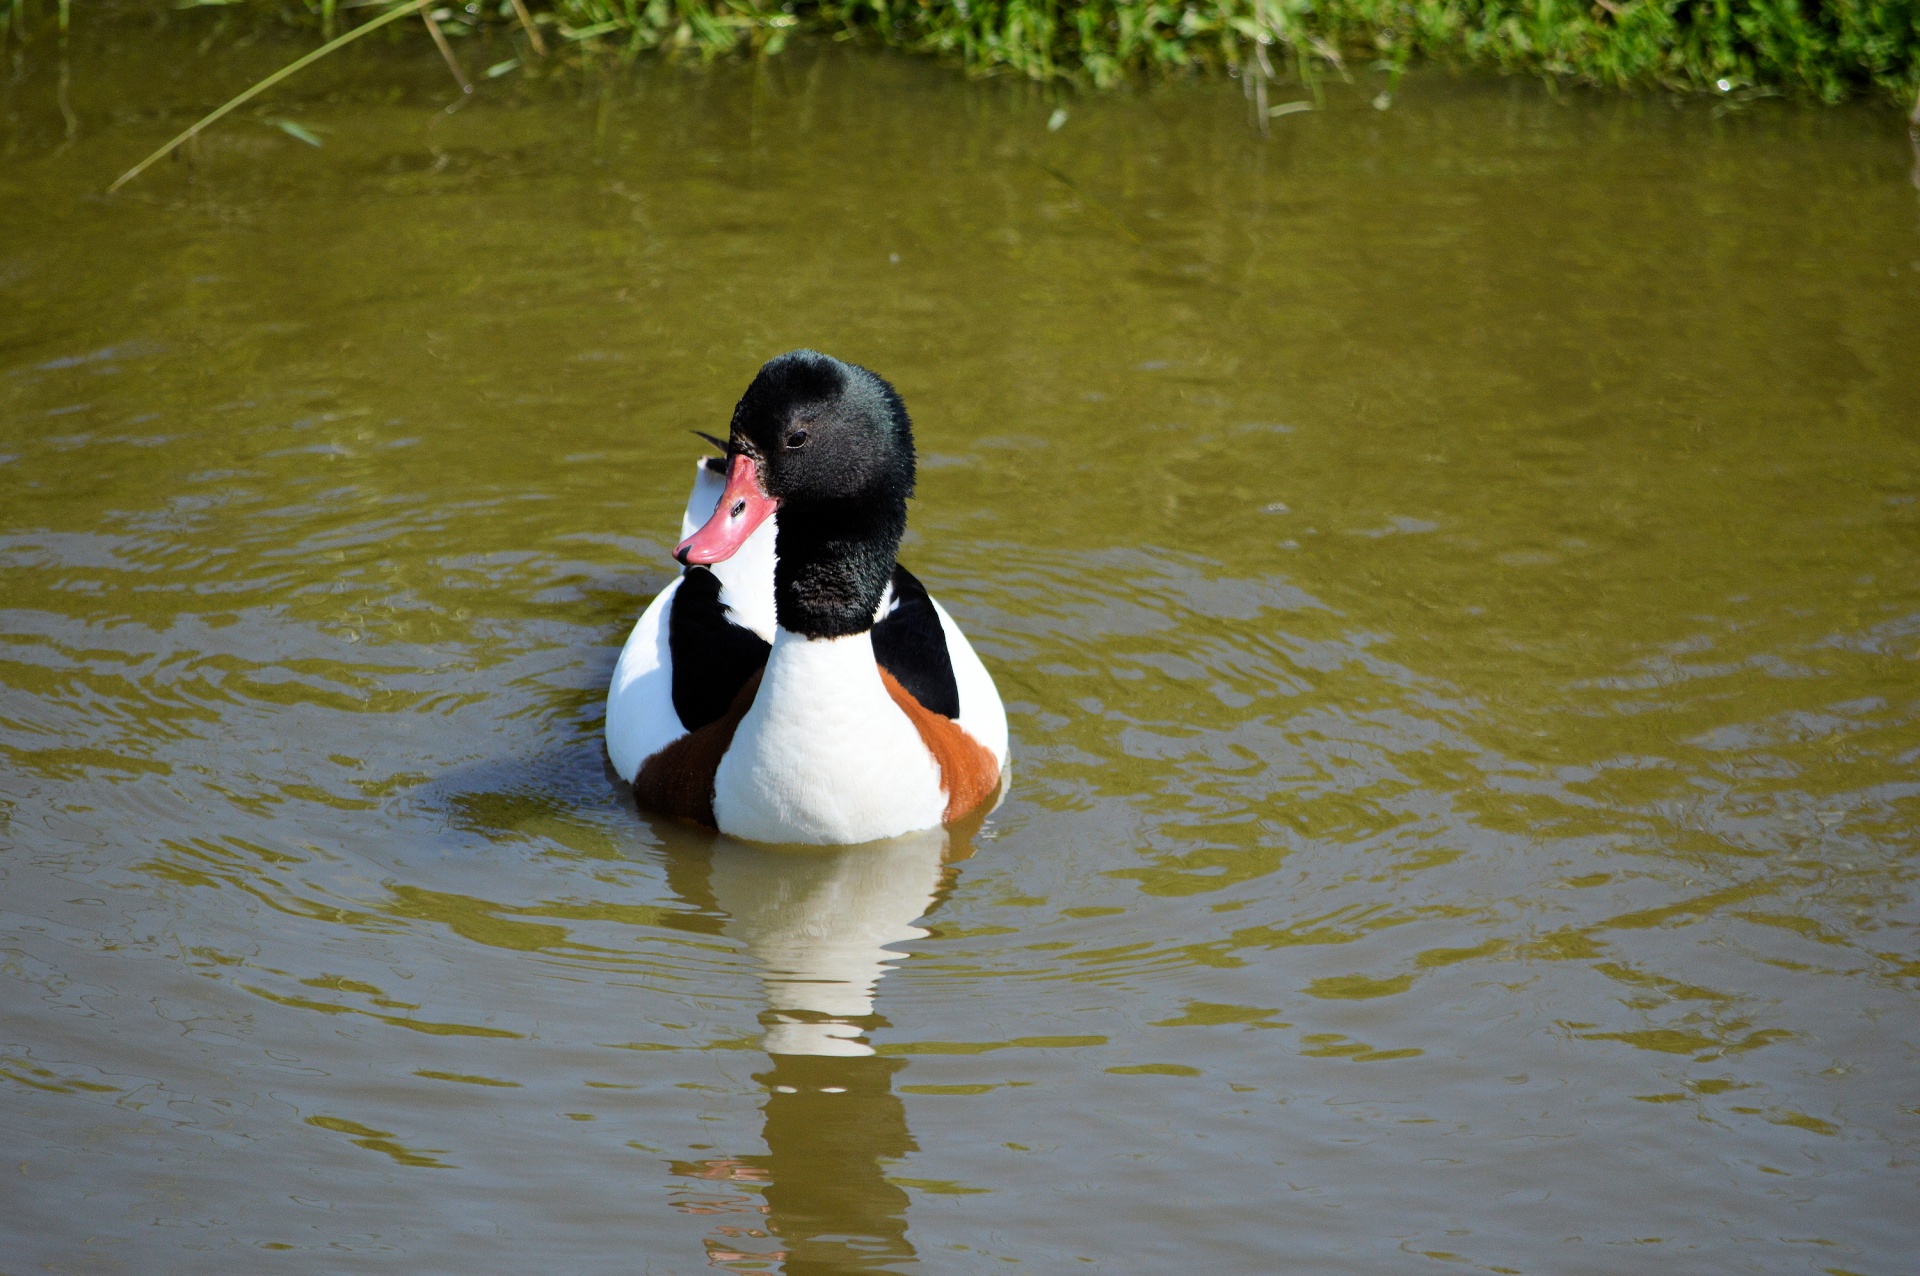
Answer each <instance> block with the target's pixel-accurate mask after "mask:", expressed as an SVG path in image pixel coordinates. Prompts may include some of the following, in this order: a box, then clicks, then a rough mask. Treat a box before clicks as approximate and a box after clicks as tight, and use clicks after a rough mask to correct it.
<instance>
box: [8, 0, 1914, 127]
mask: <svg viewBox="0 0 1920 1276" xmlns="http://www.w3.org/2000/svg"><path fill="white" fill-rule="evenodd" d="M145 2H146V3H147V4H149V5H152V6H154V7H159V6H165V7H169V8H175V7H178V8H188V7H197V6H200V5H205V6H209V7H217V9H218V11H219V12H221V13H222V14H225V13H226V12H227V11H228V10H229V9H233V8H239V9H242V10H248V11H252V12H254V13H256V14H258V13H271V14H275V15H278V16H281V17H284V18H287V19H290V20H292V21H295V22H300V23H309V24H312V25H314V26H316V27H318V28H320V29H321V31H322V33H323V34H324V35H325V36H327V37H329V38H332V37H334V36H337V35H339V34H341V33H342V32H344V31H346V30H348V29H350V28H353V27H357V26H359V25H361V24H362V23H364V22H365V21H366V20H367V19H368V18H370V17H374V16H381V15H384V13H386V12H390V10H391V5H390V4H389V3H388V0H357V3H356V0H186V3H185V4H181V3H179V2H178V0H145ZM69 5H72V6H73V8H72V9H71V11H70V9H69ZM89 7H91V6H90V5H89V3H88V0H77V3H76V0H0V39H4V38H5V37H6V36H7V35H10V34H14V35H20V36H26V35H29V34H31V32H32V31H33V30H35V29H37V28H36V25H35V24H36V22H37V23H38V25H39V28H44V27H46V26H48V25H51V24H52V22H53V21H55V20H56V15H57V21H58V23H59V25H60V27H61V28H62V29H64V28H65V27H66V25H67V23H68V22H69V21H78V20H81V19H83V18H84V16H85V11H86V10H87V9H88V8H89ZM423 17H424V18H425V19H426V21H425V26H426V27H427V29H428V31H429V33H430V34H431V35H432V37H433V39H434V40H435V42H436V43H438V44H439V45H440V46H441V49H442V52H443V53H445V54H447V56H448V60H449V62H450V63H452V64H453V65H454V73H455V75H456V77H458V78H460V79H461V80H462V86H463V87H465V78H466V72H465V71H464V70H463V69H461V62H460V59H459V58H458V56H457V55H456V53H455V50H456V49H457V48H458V47H459V45H460V43H461V37H462V36H465V35H469V34H471V33H472V32H474V31H475V30H477V29H479V28H483V27H494V28H508V29H517V30H519V31H520V32H522V33H523V34H521V35H520V36H519V37H518V38H519V39H520V41H521V43H523V44H526V45H527V46H528V48H527V50H526V52H527V56H530V57H531V56H539V55H541V54H542V53H544V52H546V48H545V46H547V45H558V46H562V47H564V46H567V45H578V44H588V45H592V46H595V47H607V46H612V47H614V48H617V49H620V50H624V51H627V52H641V51H647V50H668V51H682V52H685V53H690V54H696V55H699V56H704V57H713V56H722V55H726V54H733V53H747V52H752V53H756V54H765V55H771V54H775V53H778V52H779V50H780V47H781V45H782V44H783V43H785V41H786V40H787V39H788V37H789V36H790V35H792V34H793V33H795V32H797V31H812V32H830V33H833V34H835V35H837V36H841V37H843V38H859V39H872V40H877V41H880V42H884V43H886V44H889V45H893V46H896V47H901V48H906V49H913V50H918V51H923V52H928V53H934V54H938V55H942V56H945V57H948V58H951V59H954V60H956V61H958V62H960V63H962V64H964V65H965V66H967V67H968V68H970V69H972V70H975V71H981V72H991V71H1007V72H1013V73H1017V74H1021V75H1026V76H1031V77H1034V78H1037V79H1043V80H1053V79H1060V80H1069V81H1075V82H1080V83H1085V84H1089V85H1092V86H1098V87H1105V86H1110V85H1115V84H1118V83H1120V82H1122V81H1125V80H1127V79H1129V78H1133V77H1137V76H1142V75H1149V74H1166V73H1174V74H1181V73H1187V72H1190V71H1194V70H1204V69H1208V68H1213V69H1220V68H1233V69H1237V70H1240V71H1243V72H1244V73H1246V74H1247V75H1249V77H1250V78H1251V79H1253V80H1257V81H1258V82H1259V83H1260V85H1261V87H1262V88H1264V85H1265V83H1266V81H1267V80H1269V79H1271V78H1275V77H1278V76H1284V75H1289V74H1298V75H1303V76H1307V77H1311V76H1312V75H1313V74H1316V73H1319V72H1322V71H1334V72H1344V71H1345V70H1346V69H1347V67H1348V66H1349V65H1350V64H1360V65H1366V66H1371V67H1381V68H1384V69H1387V70H1390V71H1395V72H1397V71H1398V70H1400V69H1402V68H1404V67H1405V66H1406V65H1407V64H1408V62H1409V61H1411V60H1414V59H1425V60H1429V61H1439V62H1448V63H1454V64H1460V65H1468V66H1476V67H1486V68H1494V69H1499V70H1504V71H1522V72H1531V73H1535V74H1540V75H1545V76H1549V77H1554V78H1559V79H1566V80H1573V81H1580V82H1585V83H1592V84H1599V85H1612V86H1620V87H1626V88H1632V87H1643V86H1645V87H1663V88H1668V89H1677V90H1683V91H1700V92H1710V93H1722V94H1743V95H1752V94H1764V93H1787V94H1792V95H1795V96H1801V97H1808V98H1814V99H1818V100H1820V101H1825V102H1837V101H1841V100H1843V99H1846V98H1849V97H1857V96H1863V95H1864V96H1871V97H1877V98H1880V99H1882V100H1886V101H1895V102H1899V103H1901V104H1902V105H1905V104H1908V103H1915V106H1916V110H1917V112H1920V103H1916V102H1915V97H1916V93H1917V92H1920V0H789V2H787V3H779V2H778V0H478V2H477V3H473V4H465V3H462V2H461V0H435V4H434V5H433V6H432V7H429V8H427V9H426V10H425V12H424V13H423ZM536 45H538V46H541V47H537V48H536V47H533V46H536ZM496 65H498V64H496ZM1916 123H1920V120H1917V121H1916Z"/></svg>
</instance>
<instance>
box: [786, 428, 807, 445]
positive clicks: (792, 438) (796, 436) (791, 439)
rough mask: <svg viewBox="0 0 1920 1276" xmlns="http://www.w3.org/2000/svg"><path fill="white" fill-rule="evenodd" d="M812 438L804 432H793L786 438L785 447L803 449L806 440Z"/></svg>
mask: <svg viewBox="0 0 1920 1276" xmlns="http://www.w3.org/2000/svg"><path fill="white" fill-rule="evenodd" d="M812 437H813V436H812V435H810V434H808V433H807V432H806V431H805V430H795V431H794V432H793V433H792V434H789V435H788V436H787V446H788V447H805V446H806V445H807V440H808V439H809V438H812Z"/></svg>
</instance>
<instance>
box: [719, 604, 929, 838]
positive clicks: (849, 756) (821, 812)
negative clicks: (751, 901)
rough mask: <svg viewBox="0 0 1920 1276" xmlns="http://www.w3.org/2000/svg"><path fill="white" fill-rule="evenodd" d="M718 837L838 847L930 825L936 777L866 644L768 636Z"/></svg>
mask: <svg viewBox="0 0 1920 1276" xmlns="http://www.w3.org/2000/svg"><path fill="white" fill-rule="evenodd" d="M713 814H714V819H715V822H716V823H718V824H719V826H720V831H721V832H723V833H728V834H731V835H732V836H734V837H739V838H745V839H747V840H749V841H754V842H805V843H812V844H815V845H845V844H848V843H853V842H871V841H875V840H877V839H879V838H883V837H897V836H899V835H900V834H902V833H909V832H912V831H914V830H916V829H925V828H934V827H936V826H938V825H939V823H940V821H941V817H942V816H944V815H945V814H946V795H945V794H944V793H942V792H941V790H940V768H939V766H938V765H937V764H936V763H935V762H934V760H933V755H932V754H930V753H928V752H927V747H926V745H925V744H923V743H922V742H921V740H920V733H919V732H918V731H917V730H915V729H914V725H913V723H912V722H910V721H908V720H907V716H906V714H904V713H902V712H901V711H900V708H899V706H898V705H896V704H894V702H893V697H892V696H890V695H888V694H887V689H886V686H885V684H883V683H882V682H881V681H880V667H879V665H877V664H875V663H874V658H873V636H872V635H871V634H870V633H860V634H851V635H849V636H847V637H845V638H817V639H810V638H802V637H801V636H799V635H798V634H795V633H791V632H789V631H788V630H785V629H775V631H774V637H773V651H772V653H771V654H770V655H769V656H768V657H767V669H766V673H765V675H764V676H763V677H762V679H761V682H760V690H759V693H758V694H757V695H756V696H755V697H754V700H753V707H752V708H751V709H749V710H748V711H747V716H746V717H745V718H743V719H742V720H741V722H740V727H739V729H738V730H737V731H735V732H734V736H733V743H732V745H731V746H730V747H729V748H728V749H727V754H726V756H725V757H724V758H722V759H721V761H720V769H719V771H718V772H717V773H716V774H715V775H714V782H713Z"/></svg>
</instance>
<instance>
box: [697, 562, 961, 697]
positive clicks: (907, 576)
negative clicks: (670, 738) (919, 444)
mask: <svg viewBox="0 0 1920 1276" xmlns="http://www.w3.org/2000/svg"><path fill="white" fill-rule="evenodd" d="M681 588H682V590H683V591H684V590H685V588H686V587H685V586H684V585H683V586H681ZM873 655H874V659H875V660H877V661H879V662H880V667H881V668H882V669H885V670H886V671H887V672H888V673H890V674H892V675H893V677H894V680H895V681H896V682H898V683H899V684H900V685H901V686H902V687H904V688H906V690H907V694H909V695H911V696H912V697H913V698H914V699H915V700H918V701H919V702H920V703H921V704H922V705H923V706H925V707H926V708H928V709H930V710H932V711H933V712H935V713H938V714H942V715H944V716H946V717H949V718H957V717H959V716H960V683H959V682H958V680H956V679H955V678H954V676H953V657H952V656H951V655H950V654H948V652H947V631H946V627H945V626H943V625H942V624H941V623H940V613H939V612H937V611H935V610H934V609H933V599H932V598H930V597H928V596H927V587H926V586H925V585H922V584H921V583H920V581H919V580H918V578H916V577H915V576H914V574H913V573H912V572H910V571H908V570H907V569H906V568H904V567H902V566H901V565H900V564H898V563H895V564H894V565H893V605H892V607H891V608H890V609H889V610H888V611H887V614H886V615H884V616H882V617H881V618H880V623H878V624H876V625H875V626H874V627H873ZM674 673H675V676H676V677H677V676H678V674H679V666H678V665H676V666H675V667H674ZM676 685H677V684H676Z"/></svg>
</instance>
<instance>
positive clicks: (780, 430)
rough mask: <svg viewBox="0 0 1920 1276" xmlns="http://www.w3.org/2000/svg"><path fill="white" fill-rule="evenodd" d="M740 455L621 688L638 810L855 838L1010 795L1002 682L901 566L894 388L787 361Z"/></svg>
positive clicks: (723, 473) (708, 479) (613, 698)
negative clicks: (1003, 789) (1003, 788)
mask: <svg viewBox="0 0 1920 1276" xmlns="http://www.w3.org/2000/svg"><path fill="white" fill-rule="evenodd" d="M713 441H714V442H715V443H716V444H717V443H719V440H717V439H715V440H713ZM725 446H726V456H725V457H724V458H719V457H715V458H710V459H709V460H708V461H704V462H702V463H701V464H700V467H699V469H698V471H697V473H696V476H695V479H694V486H693V492H692V495H691V496H690V497H689V498H688V501H687V512H686V515H685V516H684V517H683V519H682V522H681V535H682V540H681V542H680V544H679V547H678V548H677V549H676V550H675V551H674V557H675V558H677V559H678V560H679V561H680V562H681V563H682V564H683V566H684V570H683V571H682V572H681V574H680V577H679V579H678V580H676V581H674V582H673V583H672V584H671V585H669V586H668V587H667V588H666V589H664V590H662V591H661V592H660V595H659V596H658V597H657V598H655V599H654V600H653V603H652V604H651V605H650V606H649V607H648V608H647V610H646V612H645V613H644V614H643V615H642V616H641V617H640V620H639V623H638V624H636V625H635V626H634V628H633V633H632V635H631V636H630V637H629V638H628V639H627V644H626V647H625V648H624V649H623V650H622V651H621V653H620V660H619V663H618V664H617V665H616V666H615V668H614V674H613V683H612V686H611V687H610V688H609V689H608V691H607V720H606V740H607V755H608V757H609V758H610V759H611V760H612V762H613V765H614V768H615V770H617V771H618V772H619V773H620V775H621V777H622V778H623V779H625V780H627V781H629V782H630V783H632V785H633V788H634V795H635V797H636V799H637V800H638V801H639V803H640V805H642V806H644V807H647V808H648V809H650V810H653V811H657V812H659V813H661V814H665V815H670V816H677V817H679V818H682V819H688V820H692V821H695V822H697V823H701V824H704V825H707V826H708V827H710V828H716V829H718V830H719V831H721V832H723V833H726V834H728V835H730V836H733V837H738V838H742V839H744V840H747V841H753V842H776V843H787V842H790V843H810V844H814V845H848V844H852V843H856V842H869V841H874V840H877V839H880V838H889V837H897V836H899V835H901V834H904V833H910V832H914V831H916V830H920V829H928V828H934V827H937V826H939V825H940V824H943V823H947V822H950V821H952V820H956V819H958V818H960V817H961V816H963V815H966V814H968V813H969V812H972V811H974V810H976V809H978V808H979V807H980V806H982V805H983V804H985V803H986V802H988V801H990V800H991V799H993V798H994V797H995V796H996V795H997V794H998V793H999V790H1000V780H1001V776H1002V775H1003V774H1004V772H1005V770H1006V764H1007V718H1006V710H1005V709H1004V707H1003V706H1002V705H1001V703H1000V694H999V692H998V691H997V690H996V689H995V688H994V685H993V678H992V676H991V675H990V674H988V672H987V670H986V666H985V665H983V664H981V663H980V658H979V656H977V655H975V654H974V650H973V648H972V646H971V645H969V644H968V642H967V639H966V636H965V635H964V634H962V633H961V632H960V629H959V626H957V625H955V624H954V623H953V618H952V617H951V616H949V615H948V614H947V612H946V609H945V608H943V607H941V606H940V604H939V603H937V602H935V601H934V600H933V599H932V598H931V597H930V596H929V595H928V593H927V591H926V589H925V587H923V586H922V585H921V584H920V582H919V581H918V580H917V579H915V577H914V575H913V573H911V572H909V571H908V570H907V569H906V568H905V567H902V566H901V565H900V564H899V562H898V561H897V560H896V558H895V554H896V553H897V551H898V549H899V546H900V538H901V536H902V534H903V533H904V532H905V531H906V526H907V498H908V497H909V496H911V495H912V494H913V485H914V449H913V427H912V423H911V422H910V421H909V420H908V417H907V411H906V406H905V405H904V404H903V403H902V402H901V401H900V396H899V395H898V394H897V393H896V392H895V391H894V388H893V387H892V386H891V385H889V384H887V382H886V381H884V380H882V379H881V378H880V377H878V376H876V375H875V374H874V373H872V372H869V371H868V370H867V369H865V368H861V367H857V366H855V365H853V364H850V363H842V362H841V361H840V360H838V359H834V358H830V357H829V356H827V355H823V354H819V353H816V352H814V351H811V350H796V351H793V352H792V353H790V354H784V355H781V356H780V357H779V358H777V359H774V360H772V361H770V362H768V363H767V364H766V365H765V366H764V367H762V368H761V369H760V372H759V374H758V375H757V376H755V377H754V379H753V384H752V385H750V386H748V387H747V392H746V394H745V395H743V396H742V397H741V399H740V403H739V405H738V406H737V407H735V408H734V412H733V422H732V426H731V428H730V431H729V437H728V439H727V442H726V445H725Z"/></svg>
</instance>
